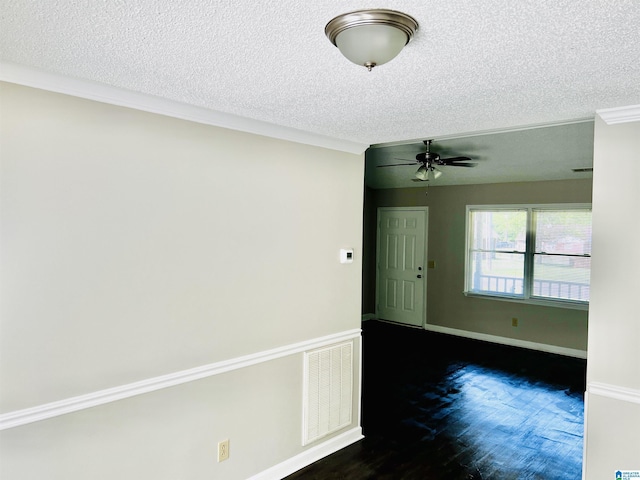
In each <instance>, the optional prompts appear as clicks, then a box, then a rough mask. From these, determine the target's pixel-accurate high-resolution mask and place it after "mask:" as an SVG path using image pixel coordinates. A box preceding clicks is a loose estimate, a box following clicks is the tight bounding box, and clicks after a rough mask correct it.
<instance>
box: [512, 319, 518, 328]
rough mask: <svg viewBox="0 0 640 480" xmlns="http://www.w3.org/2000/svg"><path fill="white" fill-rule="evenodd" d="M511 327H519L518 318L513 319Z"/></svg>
mask: <svg viewBox="0 0 640 480" xmlns="http://www.w3.org/2000/svg"><path fill="white" fill-rule="evenodd" d="M511 326H512V327H517V326H518V319H517V318H516V317H513V318H512V319H511Z"/></svg>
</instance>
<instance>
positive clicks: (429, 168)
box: [416, 164, 442, 181]
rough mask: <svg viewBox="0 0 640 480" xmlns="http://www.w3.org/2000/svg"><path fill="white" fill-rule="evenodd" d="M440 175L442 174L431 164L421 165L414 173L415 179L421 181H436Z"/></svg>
mask: <svg viewBox="0 0 640 480" xmlns="http://www.w3.org/2000/svg"><path fill="white" fill-rule="evenodd" d="M441 175H442V172H441V171H440V170H438V169H437V168H436V167H434V166H433V165H431V164H423V165H421V166H420V168H418V171H417V172H416V178H417V179H418V180H423V181H429V180H431V179H433V180H437V179H438V178H440V176H441Z"/></svg>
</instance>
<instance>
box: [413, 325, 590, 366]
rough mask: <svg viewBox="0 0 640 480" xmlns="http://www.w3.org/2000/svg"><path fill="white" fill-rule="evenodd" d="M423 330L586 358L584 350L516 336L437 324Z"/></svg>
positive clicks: (427, 326)
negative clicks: (491, 333) (503, 335)
mask: <svg viewBox="0 0 640 480" xmlns="http://www.w3.org/2000/svg"><path fill="white" fill-rule="evenodd" d="M424 328H425V330H429V331H431V332H436V333H446V334H448V335H455V336H457V337H465V338H471V339H474V340H482V341H484V342H491V343H498V344H501V345H509V346H511V347H520V348H528V349H530V350H538V351H540V352H546V353H555V354H557V355H564V356H567V357H575V358H583V359H584V358H587V352H586V351H585V350H577V349H573V348H566V347H559V346H557V345H547V344H545V343H536V342H529V341H527V340H518V339H517V338H508V337H499V336H497V335H489V334H487V333H478V332H470V331H467V330H458V329H457V328H449V327H441V326H439V325H429V324H427V325H425V327H424Z"/></svg>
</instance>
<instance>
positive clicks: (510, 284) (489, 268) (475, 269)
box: [470, 252, 524, 296]
mask: <svg viewBox="0 0 640 480" xmlns="http://www.w3.org/2000/svg"><path fill="white" fill-rule="evenodd" d="M470 263H471V265H470V267H471V268H470V270H471V278H470V284H471V291H473V292H484V293H495V294H498V293H501V294H505V295H516V296H522V295H523V294H524V255H523V254H520V253H500V252H470Z"/></svg>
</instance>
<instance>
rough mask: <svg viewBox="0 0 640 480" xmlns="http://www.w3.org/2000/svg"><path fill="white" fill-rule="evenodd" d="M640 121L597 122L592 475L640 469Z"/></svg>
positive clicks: (589, 422)
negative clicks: (639, 246)
mask: <svg viewBox="0 0 640 480" xmlns="http://www.w3.org/2000/svg"><path fill="white" fill-rule="evenodd" d="M639 184H640V122H638V121H635V122H631V123H624V124H619V125H607V124H605V123H604V122H603V121H602V120H601V119H600V118H599V117H597V118H596V124H595V143H594V179H593V264H592V270H591V274H592V281H591V284H592V292H593V294H592V296H591V305H590V311H589V356H588V360H587V411H586V417H585V418H586V421H585V427H586V428H585V438H586V462H585V471H586V479H587V480H600V479H603V478H613V472H615V471H616V470H640V455H639V453H638V452H640V436H639V435H638V432H640V357H639V356H638V351H639V347H640V316H639V314H638V308H637V303H638V302H637V299H636V295H638V292H639V291H640V281H639V280H638V272H639V271H640V261H639V260H638V255H637V253H635V252H634V251H633V247H634V246H635V244H636V243H637V239H638V238H640V223H639V222H638V218H639V214H638V206H639V205H640V189H639V188H638V185H639Z"/></svg>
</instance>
